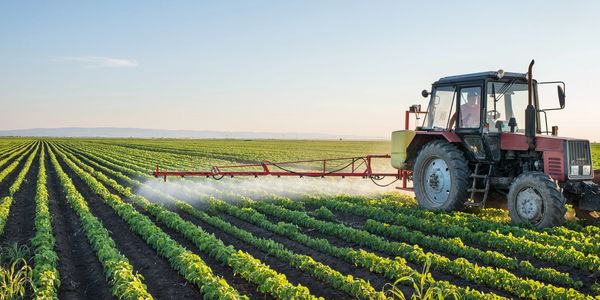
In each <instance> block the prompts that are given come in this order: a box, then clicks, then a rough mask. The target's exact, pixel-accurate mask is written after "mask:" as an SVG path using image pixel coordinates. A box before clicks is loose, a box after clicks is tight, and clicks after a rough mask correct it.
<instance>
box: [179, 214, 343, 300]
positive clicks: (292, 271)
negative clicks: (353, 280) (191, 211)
mask: <svg viewBox="0 0 600 300" xmlns="http://www.w3.org/2000/svg"><path fill="white" fill-rule="evenodd" d="M180 216H181V217H183V218H184V219H185V220H188V221H190V222H192V223H194V224H196V225H198V226H200V227H202V229H203V230H204V231H206V232H208V233H212V234H214V235H215V236H216V237H217V238H219V239H220V240H221V241H223V243H225V245H231V246H233V247H234V248H235V249H239V250H242V251H245V252H248V253H250V254H251V255H252V256H254V257H255V258H257V259H259V260H260V261H262V262H263V263H265V264H266V265H269V266H270V267H271V268H272V269H273V270H275V271H277V272H279V273H282V274H285V276H286V277H287V279H288V281H290V282H291V283H293V284H301V285H303V286H305V287H307V288H308V289H309V290H310V292H311V293H312V294H313V295H315V296H318V297H325V298H326V299H348V297H349V296H348V295H347V294H345V293H343V292H341V291H339V290H337V289H335V288H333V287H332V286H330V285H328V284H325V283H323V282H320V281H318V280H316V279H315V278H312V277H310V276H309V275H308V274H306V273H304V272H303V271H300V270H298V269H296V268H294V267H292V266H290V265H289V264H288V263H286V262H283V261H280V260H278V259H277V258H276V257H274V256H271V255H270V254H269V253H267V252H264V251H262V250H259V249H257V248H256V247H254V246H252V245H249V244H246V243H245V242H244V241H241V240H238V239H237V238H236V237H233V236H231V235H229V234H227V233H225V232H223V231H221V230H219V229H217V228H215V227H213V226H211V225H209V224H207V223H204V222H203V221H200V220H198V219H196V218H194V217H192V216H190V215H187V214H185V213H180Z"/></svg>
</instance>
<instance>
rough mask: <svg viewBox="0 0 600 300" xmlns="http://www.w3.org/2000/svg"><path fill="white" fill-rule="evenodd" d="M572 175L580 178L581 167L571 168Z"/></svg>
mask: <svg viewBox="0 0 600 300" xmlns="http://www.w3.org/2000/svg"><path fill="white" fill-rule="evenodd" d="M571 175H574V176H578V175H581V174H579V166H571Z"/></svg>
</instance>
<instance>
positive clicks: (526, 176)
mask: <svg viewBox="0 0 600 300" xmlns="http://www.w3.org/2000/svg"><path fill="white" fill-rule="evenodd" d="M507 198H508V214H509V215H510V218H511V219H512V221H513V223H516V224H531V225H534V226H537V227H539V228H544V227H552V226H559V225H562V224H563V223H564V222H565V213H566V212H567V208H566V207H565V197H564V196H563V194H562V193H561V192H560V191H559V190H558V189H557V188H556V184H555V183H554V182H553V181H552V179H550V177H548V175H546V174H544V173H541V172H527V173H523V174H521V175H519V176H518V177H517V178H516V179H515V180H514V181H513V183H512V184H511V185H510V190H509V191H508V197H507Z"/></svg>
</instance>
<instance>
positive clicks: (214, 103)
mask: <svg viewBox="0 0 600 300" xmlns="http://www.w3.org/2000/svg"><path fill="white" fill-rule="evenodd" d="M598 11H600V2H599V1H494V2H490V1H466V2H465V1H444V2H434V1H410V2H408V1H407V2H401V1H177V2H175V1H173V2H168V1H156V2H154V1H5V2H2V3H1V4H0V105H1V109H0V130H9V129H23V128H55V127H137V128H156V129H191V130H217V131H257V132H258V131H260V132H277V133H286V132H319V133H329V134H345V135H346V134H347V135H360V136H373V137H389V134H390V132H391V131H393V130H398V129H403V126H404V111H405V110H406V109H407V108H408V106H410V105H411V104H422V105H423V106H426V100H425V99H424V98H422V97H421V96H420V92H421V90H423V89H429V88H430V85H431V83H432V82H434V81H435V80H437V79H439V78H440V77H443V76H446V75H454V74H463V73H471V72H479V71H490V70H498V69H504V70H506V71H513V72H525V71H526V69H527V65H528V63H529V61H530V60H531V59H535V60H536V65H535V68H534V76H535V77H536V78H537V79H538V80H540V81H549V80H562V81H565V82H566V87H567V88H566V95H567V102H566V108H565V109H564V110H562V111H557V112H552V113H549V115H548V118H549V123H550V124H549V125H550V126H551V125H559V133H560V134H561V135H565V136H574V137H582V138H588V139H591V140H593V141H600V125H598V124H599V123H597V122H596V121H597V120H596V119H595V118H596V116H597V115H600V114H599V113H598V111H600V101H599V99H597V98H598V96H597V94H598V93H597V92H596V91H597V88H598V86H599V84H598V83H597V81H598V80H600V55H598V54H600V34H599V33H598V29H597V28H598V24H597V23H598V15H597V13H598ZM541 102H542V106H547V107H553V106H556V104H557V102H558V100H557V98H556V97H548V99H541Z"/></svg>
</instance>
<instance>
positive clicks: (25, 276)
mask: <svg viewBox="0 0 600 300" xmlns="http://www.w3.org/2000/svg"><path fill="white" fill-rule="evenodd" d="M14 254H18V253H14ZM27 286H31V267H30V266H29V265H28V264H27V260H25V259H24V258H20V259H17V260H15V261H13V262H12V263H10V264H8V266H7V267H6V268H5V267H4V266H0V299H2V300H12V299H23V298H24V297H25V293H26V291H27Z"/></svg>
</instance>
